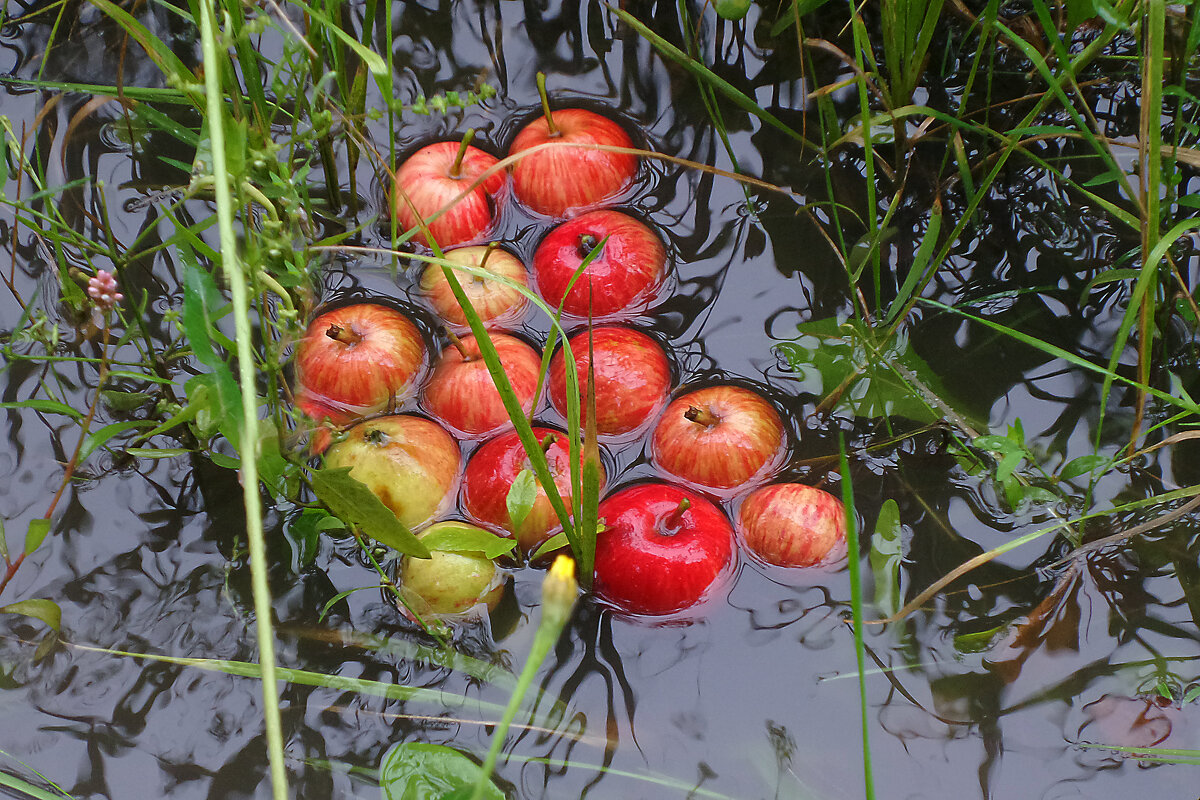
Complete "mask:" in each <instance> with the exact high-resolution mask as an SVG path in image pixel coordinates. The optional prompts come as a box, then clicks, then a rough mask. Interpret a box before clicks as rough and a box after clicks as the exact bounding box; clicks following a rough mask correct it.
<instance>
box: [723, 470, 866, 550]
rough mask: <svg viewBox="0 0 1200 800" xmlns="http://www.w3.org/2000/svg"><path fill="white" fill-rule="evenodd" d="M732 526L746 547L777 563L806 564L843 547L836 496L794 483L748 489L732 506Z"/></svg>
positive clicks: (839, 503) (841, 511) (842, 523)
mask: <svg viewBox="0 0 1200 800" xmlns="http://www.w3.org/2000/svg"><path fill="white" fill-rule="evenodd" d="M738 531H739V532H740V533H741V537H742V542H743V543H744V544H745V545H746V547H747V548H749V549H750V551H751V552H753V553H754V554H755V555H756V556H758V557H759V558H761V559H762V560H763V561H766V562H767V563H768V564H775V565H776V566H780V567H812V566H816V565H818V564H824V563H828V562H830V561H833V560H836V559H838V558H840V557H841V556H843V555H844V554H845V552H846V511H845V509H844V508H843V507H842V501H841V500H838V499H837V498H836V497H834V496H833V495H831V494H830V493H829V492H825V491H822V490H820V489H816V488H813V487H812V486H804V485H803V484H799V483H776V484H773V485H771V486H763V487H761V488H759V489H755V490H754V491H753V492H751V493H750V495H749V496H748V497H747V498H746V500H745V501H744V502H743V503H742V507H741V508H740V509H739V510H738Z"/></svg>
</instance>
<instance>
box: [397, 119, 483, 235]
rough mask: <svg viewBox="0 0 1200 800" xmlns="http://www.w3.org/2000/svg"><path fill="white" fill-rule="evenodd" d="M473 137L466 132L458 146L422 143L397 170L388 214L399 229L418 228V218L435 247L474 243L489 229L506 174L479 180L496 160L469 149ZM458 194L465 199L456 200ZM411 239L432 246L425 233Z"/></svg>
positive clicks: (451, 143)
mask: <svg viewBox="0 0 1200 800" xmlns="http://www.w3.org/2000/svg"><path fill="white" fill-rule="evenodd" d="M472 135H473V134H472V133H471V132H468V135H467V136H465V137H464V138H463V141H462V142H461V143H459V142H437V143H435V144H431V145H426V146H425V147H422V148H421V149H420V150H418V151H417V152H415V153H413V154H412V155H411V156H409V158H408V160H406V161H405V162H404V163H403V164H401V165H400V169H398V170H396V180H395V191H394V192H393V196H392V213H393V214H394V215H395V218H396V223H397V225H398V226H399V228H400V230H401V231H404V230H407V229H411V228H417V227H418V223H419V220H425V221H426V222H427V223H428V226H429V233H430V234H431V235H432V236H433V238H434V240H435V241H436V242H437V244H438V246H440V247H453V246H454V245H456V244H463V243H464V242H469V241H471V240H473V239H478V238H480V237H482V236H484V235H485V234H486V233H487V232H488V231H489V230H490V229H491V228H492V226H493V224H494V223H495V221H496V215H497V212H498V209H499V207H500V204H501V202H502V200H503V194H502V192H503V190H504V184H505V175H504V171H503V170H497V171H496V172H493V173H492V174H490V175H488V176H487V177H483V173H484V172H486V171H487V170H488V169H489V168H490V167H493V166H495V165H496V164H497V163H498V160H497V158H496V157H495V156H493V155H490V154H488V153H485V152H484V151H482V150H480V149H479V148H477V147H471V146H470V145H469V144H468V142H470V141H471V136H472ZM463 192H467V195H466V196H465V197H463V198H462V199H457V198H458V196H459V195H460V194H462V193H463ZM439 211H440V212H441V214H439V215H438V216H437V218H436V219H432V217H433V216H434V215H435V214H437V213H438V212H439ZM413 238H414V239H416V240H417V241H418V242H420V243H422V244H424V245H427V246H429V245H432V244H433V243H432V242H430V241H429V239H428V238H427V237H426V235H425V231H424V230H420V231H418V233H417V234H416V235H415V236H414V237H413Z"/></svg>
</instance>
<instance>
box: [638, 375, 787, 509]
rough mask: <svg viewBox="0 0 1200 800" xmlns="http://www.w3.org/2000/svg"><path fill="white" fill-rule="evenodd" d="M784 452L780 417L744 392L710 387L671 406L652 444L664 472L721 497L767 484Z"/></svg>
mask: <svg viewBox="0 0 1200 800" xmlns="http://www.w3.org/2000/svg"><path fill="white" fill-rule="evenodd" d="M784 449H785V448H784V429H783V420H782V419H780V417H779V413H778V412H777V411H776V410H775V408H774V407H773V406H772V405H771V404H770V403H768V402H767V401H766V400H765V399H763V397H761V396H760V395H758V394H756V393H755V392H752V391H750V390H749V389H743V388H742V387H740V386H708V387H705V388H703V389H697V390H696V391H694V392H689V393H688V394H685V395H683V396H682V397H678V398H676V399H675V400H673V401H671V404H670V405H668V406H667V409H666V411H664V412H663V415H662V417H661V418H660V419H659V421H658V423H657V424H656V425H655V426H654V434H653V437H652V438H651V441H650V452H651V455H652V457H653V459H654V462H655V463H656V464H657V465H658V466H659V468H660V469H662V470H663V471H664V472H666V473H668V474H670V475H673V476H675V477H676V478H681V479H682V480H685V481H687V482H689V483H693V484H695V485H697V486H701V487H704V488H707V489H712V490H718V491H719V492H720V493H722V494H729V493H731V492H730V491H723V490H732V491H737V490H739V489H741V488H742V487H743V486H745V485H747V484H750V483H756V482H759V481H763V480H766V479H768V478H769V477H770V476H771V474H772V473H773V472H774V471H775V470H776V469H777V468H778V467H779V466H780V464H781V462H782V460H783V457H784Z"/></svg>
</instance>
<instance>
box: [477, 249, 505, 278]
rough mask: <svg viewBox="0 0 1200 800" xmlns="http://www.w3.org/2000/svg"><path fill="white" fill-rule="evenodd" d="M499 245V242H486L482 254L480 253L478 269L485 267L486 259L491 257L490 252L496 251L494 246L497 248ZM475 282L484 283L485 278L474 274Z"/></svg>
mask: <svg viewBox="0 0 1200 800" xmlns="http://www.w3.org/2000/svg"><path fill="white" fill-rule="evenodd" d="M499 246H500V243H499V242H488V246H487V247H486V248H484V251H483V255H481V256H480V257H479V268H480V269H487V262H488V259H489V258H491V257H492V253H494V252H496V248H498V247H499ZM475 282H476V283H486V282H487V278H481V277H480V276H478V275H476V276H475Z"/></svg>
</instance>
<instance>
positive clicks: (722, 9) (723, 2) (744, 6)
mask: <svg viewBox="0 0 1200 800" xmlns="http://www.w3.org/2000/svg"><path fill="white" fill-rule="evenodd" d="M713 10H714V11H716V12H717V16H718V17H720V18H721V19H731V20H739V19H741V18H742V17H744V16H746V12H748V11H749V10H750V0H713Z"/></svg>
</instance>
